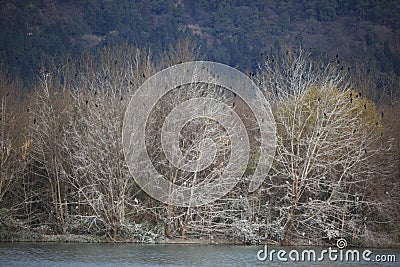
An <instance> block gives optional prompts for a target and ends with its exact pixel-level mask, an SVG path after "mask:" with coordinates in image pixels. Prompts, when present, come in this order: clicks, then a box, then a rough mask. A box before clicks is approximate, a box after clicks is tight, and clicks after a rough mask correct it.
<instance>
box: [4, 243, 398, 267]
mask: <svg viewBox="0 0 400 267" xmlns="http://www.w3.org/2000/svg"><path fill="white" fill-rule="evenodd" d="M266 249H267V251H268V255H269V256H271V255H272V256H273V260H272V261H271V260H270V258H269V256H268V257H267V258H265V247H263V246H234V245H193V244H184V245H183V244H182V245H175V244H168V245H160V244H156V245H143V244H126V243H123V244H121V243H117V244H111V243H100V244H86V243H85V244H82V243H22V242H17V243H6V242H0V266H229V267H230V266H240V267H244V266H360V264H361V265H362V266H400V250H398V249H390V250H383V249H369V250H371V252H372V253H371V254H370V255H369V258H368V259H369V260H370V261H369V262H367V261H365V260H363V259H362V253H363V252H365V249H359V250H357V251H358V252H359V255H360V258H361V259H360V262H354V261H344V260H342V261H340V259H339V257H338V255H339V254H338V255H337V259H336V260H334V259H333V260H332V259H329V258H328V254H325V258H324V260H323V261H319V260H318V257H320V255H321V254H320V253H321V250H322V249H325V248H313V247H310V248H296V247H290V248H288V247H285V248H283V247H267V248H266ZM304 249H307V250H314V251H316V255H317V258H316V259H317V260H315V261H311V262H310V261H307V260H302V258H301V256H299V258H297V259H296V255H297V254H296V251H297V252H298V254H299V255H301V254H302V251H304ZM260 250H261V252H260V253H258V252H259V251H260ZM273 250H275V252H274V251H273ZM279 250H282V251H285V253H283V252H281V255H280V259H281V260H279V259H278V251H279ZM292 250H293V251H295V252H293V251H292ZM344 251H345V250H344ZM257 253H258V254H259V255H258V256H257ZM290 253H291V254H290ZM289 254H290V255H291V256H289ZM366 254H369V253H366ZM332 255H333V254H332ZM343 255H344V254H343ZM349 255H350V254H349ZM376 255H380V256H381V258H380V259H382V255H384V257H385V258H386V260H388V259H389V258H390V257H389V256H390V255H392V256H394V257H395V260H396V262H393V260H394V258H393V257H391V259H390V260H391V261H392V262H385V263H382V262H379V263H378V262H376V260H377V258H376ZM259 258H260V259H261V260H260V259H259ZM282 259H283V260H284V259H287V260H288V262H284V261H282ZM293 259H295V260H293ZM306 259H307V258H306ZM343 259H344V258H343ZM349 259H350V260H351V258H349Z"/></svg>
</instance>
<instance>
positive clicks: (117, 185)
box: [0, 0, 400, 247]
mask: <svg viewBox="0 0 400 267" xmlns="http://www.w3.org/2000/svg"><path fill="white" fill-rule="evenodd" d="M0 7H1V9H0V29H1V31H0V64H1V68H0V240H33V241H38V240H47V241H48V240H53V241H54V240H58V241H60V240H66V241H71V238H72V237H73V238H75V237H74V236H79V237H80V238H82V236H83V240H86V241H88V240H89V241H129V242H164V241H165V240H169V239H172V240H175V239H177V238H178V239H180V240H186V239H192V240H197V241H200V242H203V241H204V242H210V243H213V242H215V240H220V241H221V242H235V243H246V244H261V243H274V244H288V245H289V244H292V245H310V244H314V245H328V244H329V245H333V244H335V243H336V240H337V239H338V238H345V239H346V240H347V241H348V242H349V245H352V246H353V245H354V246H373V247H384V246H393V245H399V242H400V227H399V225H400V214H399V210H400V179H399V178H400V139H399V138H400V121H399V119H398V117H399V113H400V90H399V88H400V36H399V31H400V16H399V14H400V2H399V1H395V0H392V1H386V0H375V1H351V0H336V1H329V0H324V1H305V0H298V1H296V0H286V1H278V0H276V1H272V0H271V1H244V0H241V1H240V0H236V1H216V0H207V1H206V0H200V1H189V0H175V1H163V0H151V1H144V0H143V1H130V0H121V1H112V0H101V1H100V0H99V1H94V0H88V1H79V0H69V1H68V0H32V1H23V0H15V1H13V0H0ZM197 60H209V61H216V62H221V63H225V64H228V65H230V66H232V67H234V68H236V69H238V70H240V71H242V72H243V73H245V74H246V76H244V75H243V77H244V78H243V79H245V80H246V81H247V82H249V83H250V84H252V85H253V84H254V88H253V89H254V90H256V92H254V93H255V94H259V96H263V97H262V99H264V98H265V100H267V101H268V103H269V105H271V116H270V117H269V119H271V120H268V119H267V121H266V122H265V121H264V119H262V120H261V119H260V120H259V119H258V118H257V117H256V116H255V115H254V112H253V110H252V109H251V105H250V106H249V105H248V103H246V100H245V99H242V98H241V96H240V94H237V93H235V91H233V90H231V89H232V88H229V87H227V88H225V87H223V86H222V85H221V86H220V85H219V84H218V83H215V84H214V83H213V82H214V80H212V81H211V82H210V83H209V84H208V83H207V82H204V83H202V82H198V81H199V80H198V79H197V78H198V77H201V76H196V75H198V73H201V72H202V71H203V72H205V71H207V77H208V78H210V73H212V72H211V71H210V70H209V69H207V68H198V69H196V68H194V69H195V70H193V72H189V71H187V69H184V70H183V73H192V77H191V78H193V79H192V80H190V81H194V82H192V83H190V82H189V83H187V84H186V83H185V84H183V85H182V86H181V85H179V86H177V87H176V88H175V87H174V88H173V90H171V91H170V92H168V93H166V94H165V95H163V96H162V97H161V98H160V99H158V100H157V103H154V106H151V105H147V107H152V109H151V110H150V111H149V113H148V117H146V116H141V114H142V113H140V112H137V113H135V112H133V115H132V117H135V116H136V117H137V118H146V119H147V121H146V123H145V126H144V128H145V129H144V130H143V129H142V130H143V131H142V130H140V129H139V130H138V131H137V132H140V133H142V132H143V133H144V135H145V138H144V139H145V140H144V141H143V140H139V139H138V140H139V141H138V140H136V139H134V138H133V137H131V138H132V139H134V140H128V141H129V142H130V141H132V143H129V147H130V149H133V150H132V151H136V150H138V151H140V150H139V149H137V147H138V146H139V145H143V144H145V148H144V149H143V153H144V152H147V155H148V158H149V160H150V161H151V164H149V166H150V167H151V168H153V167H154V169H155V170H156V171H157V173H158V174H161V175H162V177H164V178H165V179H166V180H168V181H170V182H171V184H174V185H178V186H180V187H182V188H185V189H188V190H187V192H189V191H190V197H191V198H193V197H203V195H200V196H199V195H195V191H194V189H193V188H195V187H196V186H197V185H198V184H201V183H203V182H204V181H205V182H208V181H211V182H212V181H214V180H217V179H218V178H219V177H222V175H223V173H224V171H225V167H226V166H229V165H230V163H231V162H230V161H231V159H232V158H233V157H235V156H236V155H237V154H240V153H235V152H237V151H238V150H234V148H235V147H234V146H233V145H232V144H233V143H234V141H235V140H236V141H238V140H239V139H238V138H236V139H232V138H231V137H232V136H231V135H230V134H229V131H228V130H227V129H226V128H225V126H224V124H220V123H219V121H218V120H217V119H215V120H214V118H211V119H209V118H208V117H206V116H205V115H204V114H203V116H198V118H195V119H192V118H190V120H189V119H188V120H187V121H185V123H184V124H182V127H181V128H179V127H178V126H176V125H178V124H173V125H175V126H176V127H175V126H174V127H172V128H176V129H174V132H173V133H177V134H176V136H178V138H176V139H177V140H175V139H174V140H173V142H170V143H174V144H178V147H179V148H178V149H176V151H181V152H180V153H181V154H182V155H185V159H184V160H188V161H190V162H191V161H193V162H194V161H195V160H198V161H200V159H201V160H202V159H203V157H202V156H203V148H204V146H205V144H207V145H208V144H210V143H209V142H212V145H211V147H212V149H211V150H214V152H215V154H214V157H213V158H211V159H210V161H209V162H210V164H209V165H207V166H206V167H205V168H204V169H202V168H197V167H196V168H195V169H194V170H187V169H180V166H179V165H177V166H178V167H177V166H175V165H174V164H173V162H172V160H171V161H170V158H168V154H167V153H166V152H165V151H164V150H168V149H166V148H165V147H164V141H165V140H164V139H163V138H164V137H163V134H162V131H163V129H164V125H165V124H166V123H165V121H167V119H169V118H170V114H171V113H173V112H175V111H176V110H179V108H178V107H181V106H180V105H181V104H182V103H185V102H189V101H186V100H188V99H191V98H194V99H199V98H204V99H207V100H208V101H209V102H210V103H211V104H215V105H210V106H205V107H204V106H202V109H203V110H207V111H209V112H211V113H212V112H214V113H216V112H217V111H220V107H219V108H218V105H220V104H221V103H222V104H223V107H224V108H223V109H222V111H221V112H225V113H224V115H226V114H228V113H229V114H231V115H232V114H234V113H235V114H237V117H235V119H236V120H237V121H234V120H231V121H233V122H234V123H233V124H235V125H237V124H236V122H239V121H242V122H243V128H245V129H244V130H243V131H242V133H243V134H244V135H246V134H247V135H248V146H249V149H248V150H249V151H248V155H247V156H246V155H242V156H241V157H242V159H244V160H243V162H244V163H247V165H244V166H243V168H242V169H241V170H243V172H244V174H243V175H241V176H240V177H239V178H237V179H236V182H237V184H235V186H234V187H232V188H231V189H232V190H230V191H229V192H227V193H226V192H225V193H226V194H225V195H223V197H222V198H220V199H218V200H216V201H215V202H213V203H212V204H211V205H204V206H196V205H192V203H191V202H190V203H189V205H188V206H184V207H183V206H179V205H178V206H174V205H173V203H171V202H168V201H166V202H163V201H161V200H159V199H158V200H157V198H153V197H151V196H152V195H151V194H149V193H148V192H147V191H145V190H144V189H143V188H142V187H140V186H139V185H140V183H139V182H138V178H139V179H140V178H142V177H139V176H140V175H135V174H132V173H131V172H130V168H132V165H129V164H133V165H135V164H136V167H137V168H138V169H140V170H141V171H143V172H146V171H147V169H146V168H141V167H142V166H143V165H141V164H142V163H141V162H139V161H140V160H139V161H133V163H132V162H129V161H128V160H126V158H125V156H126V155H124V152H126V151H124V149H125V148H123V136H124V134H123V132H122V129H124V126H125V123H124V120H125V118H126V114H127V112H126V111H127V110H128V107H129V105H130V103H132V101H131V102H130V100H131V99H135V100H137V98H135V97H138V94H136V93H137V92H138V91H140V89H141V88H142V87H141V85H142V84H143V83H144V82H145V81H146V79H149V78H150V77H153V76H152V75H154V74H156V73H158V72H159V71H160V70H163V69H165V68H168V67H171V66H174V65H176V64H179V63H183V62H189V61H197ZM207 64H208V63H207ZM187 65H188V64H180V65H179V67H183V66H187ZM189 65H190V64H189ZM216 65H219V64H216ZM230 69H231V68H230ZM197 71H199V72H197ZM235 71H236V70H235ZM203 74H204V73H203ZM180 76H181V75H175V74H174V75H170V77H172V78H173V79H174V78H180ZM182 76H185V75H182ZM170 77H168V78H170ZM211 77H212V79H216V80H217V81H218V79H221V80H222V78H220V76H218V73H217V75H215V73H212V75H211ZM210 79H211V78H210ZM249 79H251V80H249ZM228 80H229V79H228ZM207 81H208V80H207ZM235 81H236V80H235ZM163 82H164V80H163ZM238 84H240V83H239V82H238ZM153 88H157V89H158V87H153ZM178 89H179V90H178ZM183 89H184V90H183ZM253 89H252V90H253ZM246 90H248V88H247V87H246ZM258 90H260V92H258ZM152 92H155V91H152ZM247 92H251V94H253V91H250V90H248V91H247ZM247 92H246V93H247ZM146 94H148V95H151V93H147V91H146ZM251 94H250V93H249V95H251ZM139 95H140V94H139ZM143 95H145V94H143ZM237 96H239V97H237ZM210 98H212V99H214V100H213V101H210ZM139 99H140V100H142V99H141V98H139ZM147 100H148V99H146V101H147ZM150 100H151V99H150ZM150 100H149V101H150ZM137 101H139V100H137ZM134 103H135V102H134ZM147 103H148V102H145V101H143V102H140V104H139V105H136V107H137V110H136V111H138V110H139V111H142V110H143V109H144V107H145V106H146V104H147ZM216 103H218V105H217V104H216ZM142 105H143V107H142ZM249 107H250V108H249ZM264 107H265V105H264ZM268 108H269V106H268ZM190 111H191V112H192V110H190ZM181 112H182V113H180V114H184V113H185V111H181ZM260 113H262V112H261V111H260ZM265 113H266V112H264V113H263V114H265ZM143 114H144V113H143ZM143 114H142V115H143ZM184 115H185V114H184ZM177 116H178V115H177ZM178 117H184V116H180V115H179V116H178ZM272 117H273V119H272ZM227 120H229V119H227ZM134 122H136V124H135V123H132V125H133V126H132V127H133V128H134V127H135V126H136V125H144V124H143V123H140V122H139V123H137V121H134ZM268 123H271V124H276V125H275V126H276V131H275V128H274V132H273V140H275V137H276V149H275V148H274V152H275V154H274V157H273V158H272V157H267V156H265V155H264V154H263V153H262V152H263V151H264V150H267V149H264V150H263V147H262V142H263V141H264V140H263V138H264V137H265V136H264V135H263V131H262V129H263V127H261V126H265V125H267V124H268ZM161 125H163V126H162V127H160V126H161ZM275 126H274V127H275ZM167 129H168V128H167ZM133 130H136V129H133ZM175 130H176V132H175ZM167 132H168V131H167ZM170 132H172V130H171V131H170ZM168 133H169V132H168ZM178 133H179V134H178ZM125 136H131V135H129V134H128V135H125ZM230 138H231V139H230ZM240 140H241V141H242V139H240ZM142 141H143V142H142ZM274 142H275V141H274ZM137 144H139V145H138V146H136V145H137ZM246 150H247V148H246ZM167 152H168V151H167ZM141 155H144V154H141ZM266 158H268V159H269V160H271V168H270V169H269V172H268V174H263V173H261V174H260V173H258V172H257V166H258V163H259V162H261V161H263V160H265V159H266ZM207 160H208V159H207ZM232 161H233V160H232ZM183 162H186V161H183ZM128 165H129V166H128ZM232 165H233V164H232ZM150 167H149V168H150ZM264 170H265V169H264ZM235 175H236V173H235ZM256 175H258V176H259V177H257V178H260V177H261V178H262V179H261V180H262V181H263V182H262V183H261V182H260V183H261V184H260V186H259V188H258V189H257V190H255V191H249V190H248V189H249V188H250V185H251V183H252V182H251V177H252V176H254V177H256ZM153 176H156V177H159V176H158V175H153ZM232 176H233V175H232ZM229 178H232V177H231V176H229ZM217 181H218V182H219V184H218V186H216V187H219V186H220V185H221V184H222V183H220V182H221V180H217ZM146 182H147V181H146ZM189 189H190V190H189ZM165 195H168V194H164V196H165ZM60 236H62V237H63V238H64V239H63V238H61V237H60ZM79 237H77V239H72V240H79V241H82V239H79ZM59 238H61V239H59Z"/></svg>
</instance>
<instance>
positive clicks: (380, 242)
mask: <svg viewBox="0 0 400 267" xmlns="http://www.w3.org/2000/svg"><path fill="white" fill-rule="evenodd" d="M370 235H372V234H370ZM0 242H43V243H51V242H54V243H141V244H166V245H167V244H171V245H172V244H175V245H179V244H188V245H190V244H196V245H239V246H247V245H264V244H267V245H274V246H283V245H282V244H279V243H277V242H275V241H272V240H271V241H266V242H263V243H257V244H248V243H246V242H241V241H238V240H231V239H224V238H166V237H157V238H154V239H147V240H140V239H134V238H131V239H118V240H110V239H109V238H107V236H96V235H80V234H40V233H33V232H18V233H12V234H11V235H9V236H8V238H0ZM290 246H293V247H296V246H302V247H306V246H320V247H325V246H332V244H321V243H315V242H310V241H307V242H306V240H296V241H294V242H293V243H292V244H291V245H290ZM360 247H368V248H379V249H386V248H396V249H398V248H400V243H396V242H393V241H391V240H389V239H388V238H387V237H383V236H376V233H374V236H373V238H372V237H371V238H366V239H365V240H364V241H363V243H362V246H360Z"/></svg>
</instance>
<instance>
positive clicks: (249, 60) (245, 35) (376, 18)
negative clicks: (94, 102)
mask: <svg viewBox="0 0 400 267" xmlns="http://www.w3.org/2000/svg"><path fill="white" fill-rule="evenodd" d="M0 5H1V11H0V12H1V15H0V29H1V31H0V58H1V65H2V67H3V68H4V69H6V70H8V71H9V72H10V74H11V75H16V76H19V77H22V78H23V79H24V80H25V82H28V81H29V80H30V79H31V78H34V77H35V75H37V73H38V72H37V69H38V67H39V66H40V65H41V64H46V63H48V61H49V60H50V59H54V60H56V61H59V60H60V58H61V57H62V56H66V55H69V56H72V57H76V56H78V55H79V54H80V53H81V52H82V51H84V50H88V49H93V48H94V47H98V46H104V45H116V44H118V43H121V42H128V43H130V44H134V45H136V46H139V47H150V48H151V49H152V51H153V54H154V55H159V54H160V52H161V51H162V50H163V49H164V48H166V47H168V46H169V45H174V44H176V42H177V40H179V39H183V38H190V39H192V40H193V41H194V45H196V46H197V47H199V48H200V50H201V52H202V54H204V55H205V56H204V57H205V59H207V60H214V61H218V62H222V63H225V64H229V65H231V66H234V67H237V68H239V69H240V70H251V69H252V70H254V69H255V68H256V66H257V63H258V62H260V54H261V53H264V54H265V53H267V52H269V51H270V50H271V48H272V49H273V48H276V49H284V48H285V47H299V46H303V47H306V48H312V49H314V52H315V53H316V54H319V53H322V54H329V55H330V56H334V55H335V54H336V53H338V54H339V55H341V58H342V59H343V61H344V62H347V63H348V64H354V60H355V59H357V60H361V59H362V60H364V61H365V62H369V63H370V64H371V65H372V66H374V67H377V69H378V70H379V71H381V72H384V73H390V72H394V73H395V74H396V75H400V41H399V30H400V16H399V15H398V14H399V13H400V3H399V2H398V1H395V0H389V1H386V0H377V1H365V0H362V1H360V0H359V1H351V0H335V1H325V0H324V1H305V0H299V1H297V0H284V1H274V0H269V1H243V0H236V1H215V0H200V1H187V0H186V1H185V0H175V1H163V0H151V1H140V0H136V1H134V0H121V1H106V0H101V1H93V0H90V1H76V0H53V1H50V0H32V1H23V0H2V1H0Z"/></svg>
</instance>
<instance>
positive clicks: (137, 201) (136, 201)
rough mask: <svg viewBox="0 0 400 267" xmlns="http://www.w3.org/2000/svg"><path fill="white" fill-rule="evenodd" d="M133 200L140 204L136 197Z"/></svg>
mask: <svg viewBox="0 0 400 267" xmlns="http://www.w3.org/2000/svg"><path fill="white" fill-rule="evenodd" d="M133 201H135V203H136V205H137V204H139V200H138V199H137V198H136V197H135V199H134V200H133Z"/></svg>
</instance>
